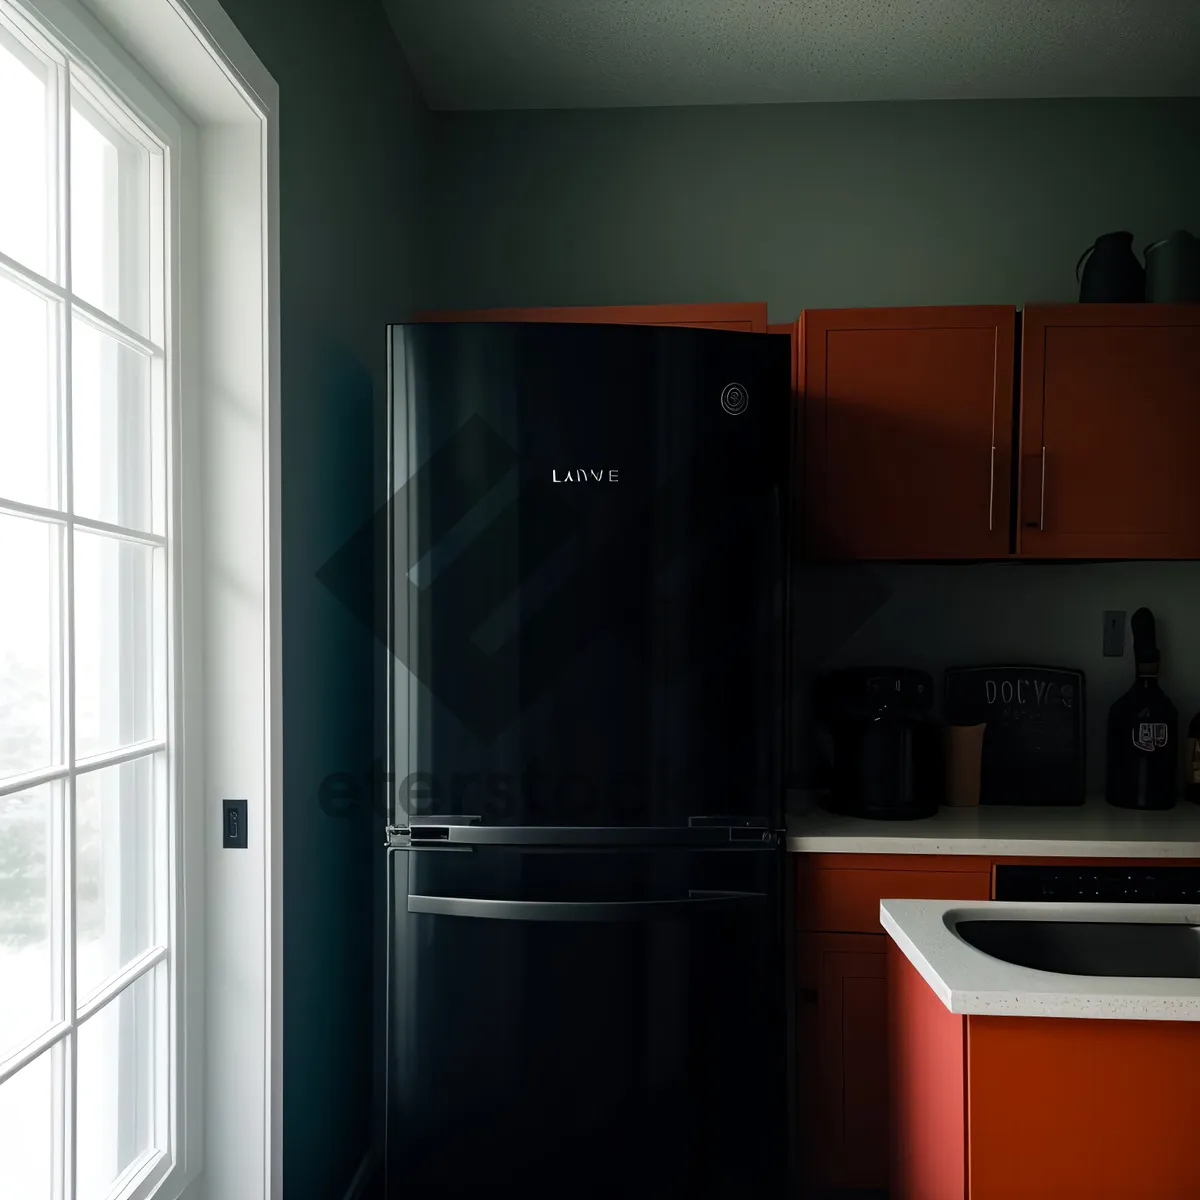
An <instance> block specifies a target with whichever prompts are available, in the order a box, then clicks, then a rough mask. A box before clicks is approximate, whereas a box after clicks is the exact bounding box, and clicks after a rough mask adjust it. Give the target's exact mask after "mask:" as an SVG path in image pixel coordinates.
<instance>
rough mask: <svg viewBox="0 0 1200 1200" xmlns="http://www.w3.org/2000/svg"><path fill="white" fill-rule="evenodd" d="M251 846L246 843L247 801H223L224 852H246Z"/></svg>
mask: <svg viewBox="0 0 1200 1200" xmlns="http://www.w3.org/2000/svg"><path fill="white" fill-rule="evenodd" d="M248 846H249V842H247V841H246V801H245V800H222V801H221V848H222V849H223V850H245V849H246V848H247V847H248Z"/></svg>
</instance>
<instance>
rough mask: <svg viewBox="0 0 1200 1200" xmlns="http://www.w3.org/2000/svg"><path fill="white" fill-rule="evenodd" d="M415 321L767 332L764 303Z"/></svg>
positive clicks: (479, 312)
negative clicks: (665, 326) (672, 327)
mask: <svg viewBox="0 0 1200 1200" xmlns="http://www.w3.org/2000/svg"><path fill="white" fill-rule="evenodd" d="M414 320H417V321H546V322H550V321H578V322H583V323H588V324H593V325H691V326H695V327H697V328H701V329H736V330H741V331H742V332H744V333H766V332H767V306H766V304H765V303H759V302H757V301H754V302H746V303H734V304H622V305H616V304H614V305H602V306H588V307H574V308H572V307H556V308H475V309H469V310H462V311H454V312H450V311H445V312H420V313H417V315H416V316H415V317H414Z"/></svg>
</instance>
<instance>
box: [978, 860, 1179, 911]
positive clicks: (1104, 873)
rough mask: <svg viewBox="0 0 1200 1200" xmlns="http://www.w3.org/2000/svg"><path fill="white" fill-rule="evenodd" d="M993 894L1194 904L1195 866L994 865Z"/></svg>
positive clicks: (998, 896) (1013, 897)
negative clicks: (994, 884)
mask: <svg viewBox="0 0 1200 1200" xmlns="http://www.w3.org/2000/svg"><path fill="white" fill-rule="evenodd" d="M996 899H997V900H1022V901H1028V900H1035V901H1042V900H1053V901H1058V902H1063V901H1069V902H1071V903H1082V902H1092V901H1094V902H1095V903H1097V904H1196V903H1198V902H1200V867H1173V866H1162V865H1157V866H1145V867H1138V866H1123V867H1071V866H1062V865H1058V866H1028V865H1026V864H1015V863H1013V864H1008V863H998V864H997V865H996Z"/></svg>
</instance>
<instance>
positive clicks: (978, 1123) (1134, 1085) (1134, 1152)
mask: <svg viewBox="0 0 1200 1200" xmlns="http://www.w3.org/2000/svg"><path fill="white" fill-rule="evenodd" d="M888 1023H889V1035H890V1063H889V1127H890V1139H891V1155H890V1160H891V1161H890V1177H891V1178H890V1198H891V1200H1018V1198H1019V1200H1134V1198H1136V1200H1196V1197H1200V1155H1197V1153H1196V1152H1195V1136H1196V1123H1197V1114H1198V1113H1200V1024H1197V1023H1195V1022H1189V1021H1104V1020H1085V1019H1079V1020H1069V1019H1065V1018H1044V1017H990V1016H966V1017H963V1016H955V1015H954V1014H953V1013H951V1012H949V1011H948V1010H947V1009H946V1007H945V1006H944V1005H943V1004H942V1002H941V1001H940V1000H939V999H938V998H937V996H935V995H934V993H933V992H932V991H931V990H930V988H929V987H928V985H926V983H925V981H924V980H923V979H922V978H921V976H920V975H919V974H918V973H917V971H916V969H915V968H914V967H913V966H912V965H911V964H910V963H909V961H908V960H907V959H906V958H905V957H904V955H903V954H902V953H901V952H900V951H899V950H897V949H896V948H895V946H894V945H889V949H888Z"/></svg>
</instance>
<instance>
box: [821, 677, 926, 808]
mask: <svg viewBox="0 0 1200 1200" xmlns="http://www.w3.org/2000/svg"><path fill="white" fill-rule="evenodd" d="M814 699H815V705H814V709H815V716H816V717H817V720H818V722H819V723H820V725H821V726H822V728H823V729H824V731H825V735H826V736H825V738H824V741H825V744H826V747H827V755H828V757H829V758H830V759H831V761H830V762H829V764H828V765H829V768H830V784H831V786H830V790H829V798H828V801H827V802H825V807H827V808H828V809H829V810H830V811H831V812H835V813H841V814H844V815H846V816H854V817H874V818H878V819H883V820H905V819H913V818H916V817H927V816H931V815H932V814H933V813H934V812H936V811H937V808H938V805H939V804H940V803H941V799H942V791H943V787H944V782H943V778H942V776H943V771H942V763H941V754H940V753H939V749H940V748H939V742H938V734H937V727H936V726H935V725H934V723H933V721H932V720H931V719H930V712H931V710H932V707H933V678H932V676H930V675H928V674H926V672H924V671H915V670H910V669H908V668H906V667H865V668H858V669H856V670H849V671H835V672H833V673H832V674H829V675H825V676H822V677H821V678H820V679H819V680H818V681H817V686H816V694H815V697H814Z"/></svg>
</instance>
